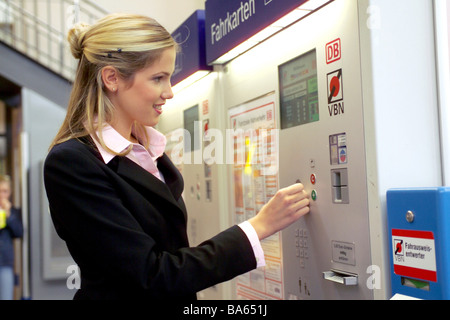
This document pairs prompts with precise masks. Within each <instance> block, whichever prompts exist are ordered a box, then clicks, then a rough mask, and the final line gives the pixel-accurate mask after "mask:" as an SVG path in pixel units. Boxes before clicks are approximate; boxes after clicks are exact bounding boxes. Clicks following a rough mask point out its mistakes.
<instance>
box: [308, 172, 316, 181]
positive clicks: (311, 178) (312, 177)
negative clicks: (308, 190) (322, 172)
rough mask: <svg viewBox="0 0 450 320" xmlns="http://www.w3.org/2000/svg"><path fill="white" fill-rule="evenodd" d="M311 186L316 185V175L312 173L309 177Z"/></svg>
mask: <svg viewBox="0 0 450 320" xmlns="http://www.w3.org/2000/svg"><path fill="white" fill-rule="evenodd" d="M309 180H310V181H311V183H312V184H316V175H315V174H314V173H313V174H312V175H311V177H310V178H309Z"/></svg>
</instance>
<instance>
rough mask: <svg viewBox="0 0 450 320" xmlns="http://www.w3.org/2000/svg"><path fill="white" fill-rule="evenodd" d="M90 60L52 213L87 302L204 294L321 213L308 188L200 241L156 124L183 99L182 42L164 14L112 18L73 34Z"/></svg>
mask: <svg viewBox="0 0 450 320" xmlns="http://www.w3.org/2000/svg"><path fill="white" fill-rule="evenodd" d="M69 42H70V45H71V50H72V53H73V55H74V56H75V58H77V59H80V61H79V65H78V69H77V75H76V79H75V82H74V86H73V90H72V94H71V98H70V101H69V106H68V110H67V116H66V118H65V120H64V123H63V125H62V127H61V129H60V131H59V132H58V134H57V136H56V138H55V140H54V142H53V143H52V146H51V150H50V152H49V155H48V156H47V159H46V162H45V167H44V178H45V187H46V191H47V196H48V199H49V205H50V212H51V215H52V219H53V222H54V225H55V228H56V230H57V232H58V234H59V236H60V237H61V238H62V239H64V240H65V241H66V243H67V246H68V249H69V251H70V253H71V255H72V256H73V258H74V260H75V262H76V263H77V264H78V266H79V268H80V271H81V288H80V290H78V291H77V293H76V294H75V299H149V298H153V299H154V298H157V299H158V298H177V299H195V298H196V295H195V293H196V292H198V291H200V290H202V289H205V288H207V287H210V286H212V285H214V284H217V283H219V282H222V281H226V280H229V279H231V278H233V277H235V276H237V275H239V274H242V273H245V272H248V271H250V270H252V269H254V268H256V267H257V265H258V262H257V260H259V265H261V264H264V261H263V260H264V259H263V256H262V258H258V256H259V257H261V252H262V250H261V246H260V243H259V240H261V239H264V238H266V237H268V236H270V235H271V234H273V233H275V232H277V231H279V230H281V229H282V228H284V227H286V226H288V225H289V224H291V223H292V222H294V221H296V220H297V219H298V218H300V217H301V216H303V215H304V214H306V213H307V212H308V211H309V208H308V205H309V200H308V199H307V196H306V193H305V192H304V190H303V186H302V185H301V184H296V185H293V186H290V187H288V188H286V189H283V190H280V191H279V192H278V193H277V195H276V196H274V198H273V199H271V200H270V201H269V202H268V204H267V205H266V206H264V208H263V209H262V210H261V211H260V213H259V214H258V215H257V216H255V217H254V218H252V219H250V220H249V221H246V222H245V223H243V224H241V225H240V226H233V227H231V228H229V229H228V230H225V231H223V232H221V233H220V234H218V235H217V236H215V237H214V238H212V239H210V240H208V241H206V242H204V243H203V244H201V245H199V246H198V247H195V248H189V244H188V239H187V235H186V222H187V215H186V208H185V206H184V202H183V199H182V197H181V193H182V191H183V180H182V177H181V175H180V173H179V172H178V171H177V169H176V168H175V167H174V165H173V164H172V162H171V161H170V160H169V158H168V157H167V156H166V155H165V154H164V147H165V142H166V141H165V137H164V136H163V135H162V134H161V133H159V132H158V131H156V130H155V129H153V128H152V127H153V126H155V125H156V124H157V123H158V121H159V118H160V116H161V114H162V112H163V105H164V103H165V102H166V100H167V99H171V98H172V97H173V93H172V90H171V85H170V78H171V75H172V74H173V72H174V66H175V56H176V50H177V44H176V43H175V41H174V40H173V39H172V37H171V36H170V34H169V33H168V32H167V31H166V30H165V29H164V28H163V27H162V26H160V25H159V24H158V23H157V22H156V21H154V20H153V19H150V18H148V17H144V16H139V15H129V14H121V15H116V14H115V15H109V16H107V17H105V18H103V19H101V20H100V21H98V22H97V23H96V24H95V25H93V26H91V27H89V26H85V25H77V26H76V27H74V28H73V29H72V30H71V31H70V32H69Z"/></svg>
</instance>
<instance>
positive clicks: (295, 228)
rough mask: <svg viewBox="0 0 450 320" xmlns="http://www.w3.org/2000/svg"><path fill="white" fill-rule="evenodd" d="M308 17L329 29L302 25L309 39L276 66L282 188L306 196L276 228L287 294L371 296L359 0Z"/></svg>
mask: <svg viewBox="0 0 450 320" xmlns="http://www.w3.org/2000/svg"><path fill="white" fill-rule="evenodd" d="M334 12H339V13H340V14H339V15H336V14H333V13H334ZM311 19H321V21H322V26H323V27H324V28H327V29H328V32H327V33H326V34H322V33H319V32H317V34H315V30H314V29H308V32H309V33H310V35H315V37H313V38H314V40H312V41H309V42H308V43H307V44H305V45H304V50H303V52H298V53H297V56H293V57H292V58H291V59H290V60H288V61H286V62H284V63H282V64H280V65H279V68H278V69H279V87H280V88H279V92H280V119H281V131H280V187H285V186H288V185H290V184H292V183H295V182H296V181H300V182H302V183H303V184H304V185H305V189H306V190H307V191H308V192H309V194H310V201H311V205H310V208H311V212H310V213H309V214H308V215H306V216H305V217H303V218H301V219H300V220H299V221H298V222H297V223H295V224H293V225H292V226H290V227H289V228H287V229H286V230H284V231H283V232H282V235H283V260H284V261H283V267H284V276H285V278H286V279H290V281H285V284H284V289H285V296H286V298H287V299H373V291H372V290H371V289H369V288H368V286H367V285H366V281H367V278H368V277H369V275H368V274H367V269H368V268H369V267H370V266H371V265H372V261H371V252H370V251H371V250H370V238H369V235H370V232H369V210H368V204H367V199H368V194H367V193H368V191H367V186H366V183H367V182H366V168H365V156H366V155H365V141H364V127H363V123H364V121H363V108H362V84H361V80H360V79H361V76H360V74H361V70H360V66H359V63H355V62H357V61H360V51H359V47H360V45H359V33H358V28H359V27H358V8H357V2H356V1H347V2H344V1H337V2H335V3H332V4H330V5H328V6H326V7H325V8H323V9H321V11H319V12H318V13H316V14H315V16H313V17H311ZM344 20H345V24H341V23H339V21H344ZM312 24H313V23H312Z"/></svg>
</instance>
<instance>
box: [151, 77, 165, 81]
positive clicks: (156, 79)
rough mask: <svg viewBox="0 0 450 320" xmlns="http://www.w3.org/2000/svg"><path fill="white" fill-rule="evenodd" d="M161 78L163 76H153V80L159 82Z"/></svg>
mask: <svg viewBox="0 0 450 320" xmlns="http://www.w3.org/2000/svg"><path fill="white" fill-rule="evenodd" d="M162 78H163V77H155V78H153V80H154V81H155V82H161V80H162Z"/></svg>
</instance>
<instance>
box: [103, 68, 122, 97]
mask: <svg viewBox="0 0 450 320" xmlns="http://www.w3.org/2000/svg"><path fill="white" fill-rule="evenodd" d="M101 72H102V81H103V85H104V86H105V89H106V90H108V91H111V92H116V91H117V86H118V82H119V74H118V72H117V70H116V68H114V67H111V66H106V67H104V68H103V69H102V71H101Z"/></svg>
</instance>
